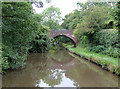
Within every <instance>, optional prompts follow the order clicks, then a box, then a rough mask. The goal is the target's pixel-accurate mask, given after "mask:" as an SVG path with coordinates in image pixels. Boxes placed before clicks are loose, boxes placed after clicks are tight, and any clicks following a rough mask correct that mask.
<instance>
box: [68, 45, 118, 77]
mask: <svg viewBox="0 0 120 89" xmlns="http://www.w3.org/2000/svg"><path fill="white" fill-rule="evenodd" d="M67 48H68V49H69V50H70V51H71V52H74V53H76V54H78V55H80V56H81V57H82V58H87V59H88V60H91V61H93V62H95V63H97V64H100V65H102V68H105V69H106V68H107V69H109V71H111V72H115V74H116V75H120V69H119V66H118V58H113V57H109V56H107V55H104V54H98V53H95V52H90V51H88V49H86V48H83V47H81V46H77V47H76V48H70V47H67Z"/></svg>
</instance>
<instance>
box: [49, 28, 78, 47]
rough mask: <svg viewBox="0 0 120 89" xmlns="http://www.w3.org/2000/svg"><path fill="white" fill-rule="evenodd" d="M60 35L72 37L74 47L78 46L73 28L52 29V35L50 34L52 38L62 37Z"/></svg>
mask: <svg viewBox="0 0 120 89" xmlns="http://www.w3.org/2000/svg"><path fill="white" fill-rule="evenodd" d="M60 36H64V37H67V38H69V39H71V40H72V42H73V44H74V47H76V46H77V44H78V40H77V39H76V38H75V36H74V34H73V30H59V31H58V30H50V35H49V37H50V39H52V38H56V37H60Z"/></svg>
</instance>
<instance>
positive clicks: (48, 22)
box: [42, 6, 61, 30]
mask: <svg viewBox="0 0 120 89" xmlns="http://www.w3.org/2000/svg"><path fill="white" fill-rule="evenodd" d="M42 15H43V25H45V26H48V27H49V28H50V29H55V30H58V29H60V25H59V23H60V21H61V12H60V9H59V8H56V7H53V6H51V7H48V8H47V9H45V10H44V11H43V12H42Z"/></svg>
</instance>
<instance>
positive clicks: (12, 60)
mask: <svg viewBox="0 0 120 89" xmlns="http://www.w3.org/2000/svg"><path fill="white" fill-rule="evenodd" d="M2 11H3V12H2V37H3V40H2V42H3V44H2V48H3V56H5V57H8V59H6V60H7V61H8V62H9V67H10V68H18V67H20V66H23V65H24V60H25V58H26V54H27V52H28V49H30V48H31V46H30V44H29V43H30V42H31V41H32V40H33V39H34V35H35V34H36V30H37V23H36V22H35V20H34V19H33V9H32V5H31V3H26V2H6V3H2Z"/></svg>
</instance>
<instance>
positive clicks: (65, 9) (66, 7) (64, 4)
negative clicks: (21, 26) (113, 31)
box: [33, 0, 86, 17]
mask: <svg viewBox="0 0 120 89" xmlns="http://www.w3.org/2000/svg"><path fill="white" fill-rule="evenodd" d="M85 1H86V0H52V1H51V3H45V0H43V2H44V7H43V8H37V7H36V6H35V5H33V9H35V11H36V13H41V12H42V11H43V10H44V9H46V8H47V7H50V6H54V7H58V8H60V10H61V13H62V17H64V16H65V15H66V14H69V13H70V12H73V10H74V9H77V5H76V3H77V2H83V3H84V2H85Z"/></svg>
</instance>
